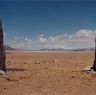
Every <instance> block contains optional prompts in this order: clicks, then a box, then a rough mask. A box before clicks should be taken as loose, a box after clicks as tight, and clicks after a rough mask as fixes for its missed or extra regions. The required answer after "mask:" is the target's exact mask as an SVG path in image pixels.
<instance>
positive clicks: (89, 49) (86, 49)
mask: <svg viewBox="0 0 96 95" xmlns="http://www.w3.org/2000/svg"><path fill="white" fill-rule="evenodd" d="M93 50H94V48H80V49H63V48H51V49H49V48H44V49H40V50H39V51H93Z"/></svg>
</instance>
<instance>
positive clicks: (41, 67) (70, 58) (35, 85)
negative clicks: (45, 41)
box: [0, 51, 96, 95]
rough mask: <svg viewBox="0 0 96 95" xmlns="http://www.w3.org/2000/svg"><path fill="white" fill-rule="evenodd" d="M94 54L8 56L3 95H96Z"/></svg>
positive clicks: (0, 80)
mask: <svg viewBox="0 0 96 95" xmlns="http://www.w3.org/2000/svg"><path fill="white" fill-rule="evenodd" d="M93 61H94V53H93V52H23V51H22V52H20V51H19V52H16V51H15V52H7V53H6V68H7V76H8V77H9V78H10V79H9V80H6V79H5V78H4V77H2V76H0V95H96V74H95V73H89V72H84V71H83V69H84V68H85V67H86V66H88V65H91V64H93Z"/></svg>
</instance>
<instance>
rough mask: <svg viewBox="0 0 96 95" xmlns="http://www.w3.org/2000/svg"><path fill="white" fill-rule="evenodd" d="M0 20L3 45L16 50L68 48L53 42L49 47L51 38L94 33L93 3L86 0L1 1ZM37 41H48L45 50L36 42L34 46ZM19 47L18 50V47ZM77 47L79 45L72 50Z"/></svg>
mask: <svg viewBox="0 0 96 95" xmlns="http://www.w3.org/2000/svg"><path fill="white" fill-rule="evenodd" d="M0 17H1V18H2V21H3V25H4V32H5V43H6V44H9V45H11V46H13V47H16V48H22V47H24V46H26V45H27V46H28V47H29V48H27V47H25V48H24V49H40V48H47V47H49V46H50V48H51V45H52V44H54V47H53V46H52V48H55V47H58V48H62V47H63V48H69V46H70V45H66V46H65V45H63V44H62V45H61V44H60V45H58V44H56V41H55V42H54V43H51V44H49V42H51V41H50V40H49V39H50V37H53V38H54V39H55V40H56V37H58V36H60V37H61V36H62V35H63V36H66V35H67V36H68V37H70V36H72V37H73V36H74V35H77V34H78V31H79V32H80V31H81V32H82V31H83V32H84V33H85V32H86V31H87V33H89V31H91V32H92V33H93V32H94V31H95V30H96V2H95V1H87V0H85V1H81V0H77V1H75V0H73V1H72V0H68V1H66V0H61V1H58V0H57V1H56V2H55V1H54V0H53V1H48V0H46V1H43V0H37V1H31V0H29V1H26V0H20V1H19V0H17V1H16V0H10V1H9V0H5V1H2V0H1V1H0ZM84 30H85V31H84ZM81 32H80V33H81ZM40 37H41V38H42V39H43V40H44V39H45V42H46V41H47V42H46V43H45V44H46V46H45V44H44V43H43V44H42V43H41V44H40V42H38V44H39V45H37V44H36V43H37V42H35V41H37V40H40ZM63 38H64V37H63ZM85 38H86V37H85ZM63 40H65V38H64V39H63ZM68 40H69V39H68ZM85 40H86V39H85ZM30 41H31V42H30ZM59 41H62V39H61V40H59ZM18 42H19V43H18ZM20 42H21V43H25V42H26V44H23V45H21V43H20ZM29 42H30V43H29ZM33 42H35V43H34V44H33ZM57 42H58V41H57ZM70 43H71V42H70ZM72 43H73V42H72ZM18 44H20V45H21V46H20V47H19V46H17V45H18ZM64 44H65V43H64ZM67 44H69V43H67ZM80 44H82V43H80ZM48 45H49V46H48ZM76 45H78V44H75V45H73V46H72V47H75V46H76ZM92 46H93V44H92ZM80 47H81V46H80Z"/></svg>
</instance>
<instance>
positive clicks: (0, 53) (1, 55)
mask: <svg viewBox="0 0 96 95" xmlns="http://www.w3.org/2000/svg"><path fill="white" fill-rule="evenodd" d="M0 70H1V71H4V72H6V66H5V49H4V44H3V27H2V21H1V19H0Z"/></svg>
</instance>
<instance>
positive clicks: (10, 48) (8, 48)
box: [4, 45, 16, 50]
mask: <svg viewBox="0 0 96 95" xmlns="http://www.w3.org/2000/svg"><path fill="white" fill-rule="evenodd" d="M4 47H5V50H16V49H15V48H12V47H10V46H8V45H5V46H4Z"/></svg>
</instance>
